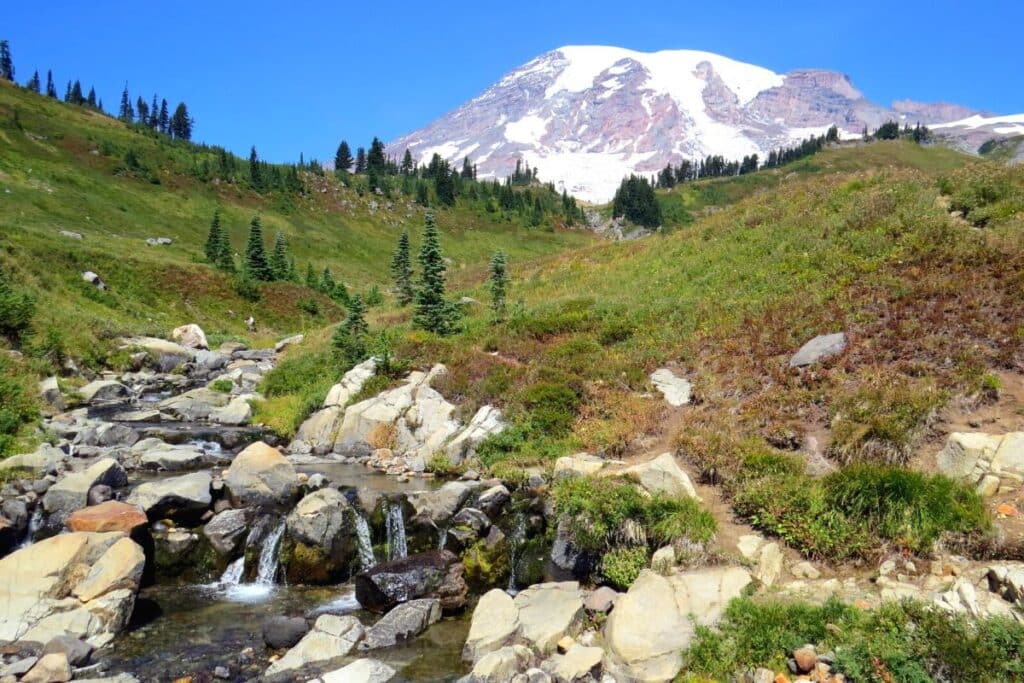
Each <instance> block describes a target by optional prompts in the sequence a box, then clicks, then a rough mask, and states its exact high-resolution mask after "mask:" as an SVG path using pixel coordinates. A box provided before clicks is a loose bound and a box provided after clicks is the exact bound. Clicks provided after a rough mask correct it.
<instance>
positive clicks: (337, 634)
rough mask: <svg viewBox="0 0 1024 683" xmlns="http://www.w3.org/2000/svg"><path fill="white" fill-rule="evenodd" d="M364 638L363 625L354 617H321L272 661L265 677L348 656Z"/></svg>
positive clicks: (327, 615)
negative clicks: (298, 639) (290, 646)
mask: <svg viewBox="0 0 1024 683" xmlns="http://www.w3.org/2000/svg"><path fill="white" fill-rule="evenodd" d="M362 637H363V626H362V624H360V623H359V620H358V619H356V618H355V617H353V616H342V617H339V616H335V615H333V614H322V615H320V616H319V617H318V618H317V620H316V623H315V624H314V625H313V628H312V629H311V630H310V631H309V633H307V634H306V635H305V636H303V638H302V640H300V641H299V642H298V643H297V644H296V645H295V647H293V648H291V649H290V650H288V652H286V653H285V654H284V656H282V657H281V658H280V659H278V660H276V661H274V662H272V663H271V664H270V667H269V668H268V669H267V671H266V674H265V675H266V676H267V677H271V676H276V675H278V674H284V673H288V672H292V671H295V670H297V669H301V668H303V667H306V666H310V665H323V664H325V663H327V662H330V661H333V660H335V659H341V658H342V657H345V656H346V655H348V653H349V652H351V651H352V648H354V647H355V645H356V643H357V642H359V640H360V639H361V638H362Z"/></svg>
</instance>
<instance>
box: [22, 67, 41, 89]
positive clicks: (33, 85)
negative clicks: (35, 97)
mask: <svg viewBox="0 0 1024 683" xmlns="http://www.w3.org/2000/svg"><path fill="white" fill-rule="evenodd" d="M25 87H26V88H28V89H29V90H31V91H32V92H35V93H37V92H39V90H40V88H41V85H40V83H39V72H38V71H33V72H32V78H30V79H28V83H26V84H25Z"/></svg>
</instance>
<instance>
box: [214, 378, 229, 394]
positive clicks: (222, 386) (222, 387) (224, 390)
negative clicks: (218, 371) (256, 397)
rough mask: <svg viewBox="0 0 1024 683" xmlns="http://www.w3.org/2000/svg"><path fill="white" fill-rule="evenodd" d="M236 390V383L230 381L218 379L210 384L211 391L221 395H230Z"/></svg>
mask: <svg viewBox="0 0 1024 683" xmlns="http://www.w3.org/2000/svg"><path fill="white" fill-rule="evenodd" d="M234 388H235V384H234V382H232V381H231V380H229V379H218V380H214V381H213V382H210V389H212V390H213V391H216V392H219V393H221V394H230V393H231V390H232V389H234Z"/></svg>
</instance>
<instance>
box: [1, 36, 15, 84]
mask: <svg viewBox="0 0 1024 683" xmlns="http://www.w3.org/2000/svg"><path fill="white" fill-rule="evenodd" d="M0 78H3V79H6V80H8V81H11V82H14V60H13V59H11V44H10V43H8V42H7V41H6V40H0Z"/></svg>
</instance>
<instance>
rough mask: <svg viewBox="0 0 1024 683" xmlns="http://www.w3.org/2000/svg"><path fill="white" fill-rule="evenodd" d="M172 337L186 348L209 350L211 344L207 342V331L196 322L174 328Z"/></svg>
mask: <svg viewBox="0 0 1024 683" xmlns="http://www.w3.org/2000/svg"><path fill="white" fill-rule="evenodd" d="M171 338H172V339H174V341H176V342H178V343H179V344H181V345H182V346H184V347H185V348H186V349H203V350H207V349H209V348H210V345H209V344H207V343H206V333H205V332H203V328H201V327H199V325H196V324H195V323H192V324H189V325H182V326H181V327H176V328H174V331H173V332H171Z"/></svg>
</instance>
